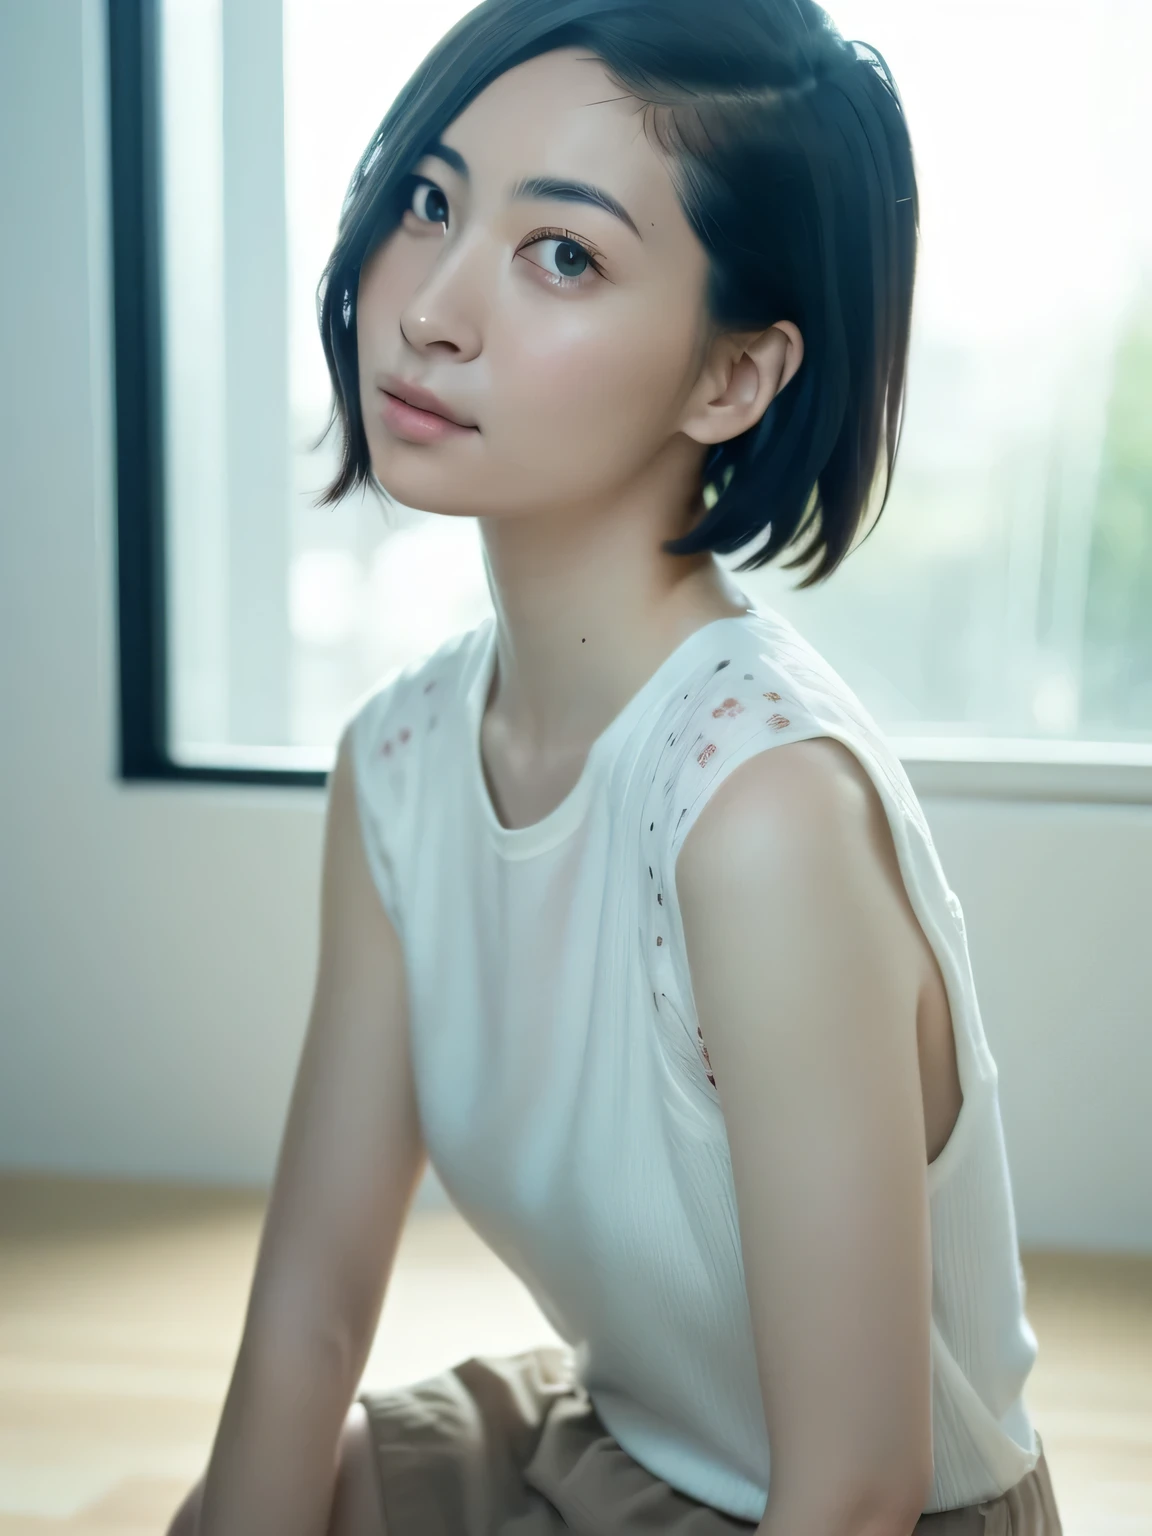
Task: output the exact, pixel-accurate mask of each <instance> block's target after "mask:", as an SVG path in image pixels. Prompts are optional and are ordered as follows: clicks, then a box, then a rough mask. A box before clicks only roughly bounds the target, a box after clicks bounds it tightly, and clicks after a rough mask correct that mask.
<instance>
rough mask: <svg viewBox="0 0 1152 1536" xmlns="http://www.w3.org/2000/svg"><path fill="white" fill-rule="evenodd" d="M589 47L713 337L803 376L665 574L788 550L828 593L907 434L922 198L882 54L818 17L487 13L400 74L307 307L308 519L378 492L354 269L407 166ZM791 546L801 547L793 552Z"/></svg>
mask: <svg viewBox="0 0 1152 1536" xmlns="http://www.w3.org/2000/svg"><path fill="white" fill-rule="evenodd" d="M570 46H585V47H587V49H588V50H589V52H590V53H592V54H594V55H595V56H597V57H598V58H599V59H600V60H601V61H602V62H603V64H604V65H605V67H606V68H607V70H608V71H609V73H610V74H611V75H612V76H613V77H614V79H615V81H616V82H618V84H619V85H620V86H621V88H622V89H623V90H625V91H627V92H628V93H630V94H631V95H633V96H634V97H635V98H636V99H637V100H639V101H641V102H642V103H644V110H645V129H646V131H647V130H648V127H649V124H651V126H652V128H653V130H654V132H655V136H656V139H657V142H658V143H659V145H660V147H661V148H662V149H663V150H664V151H665V152H666V153H668V154H669V156H670V163H671V174H672V177H673V182H674V186H675V190H676V194H677V196H678V198H679V200H680V203H681V206H682V207H683V209H684V213H685V216H686V217H687V219H688V222H689V223H690V225H691V227H692V228H693V230H694V231H695V233H696V235H697V237H698V239H699V240H700V242H701V244H702V246H703V247H704V249H705V251H706V252H707V255H708V259H709V273H708V283H707V317H706V318H707V320H708V322H709V323H710V325H711V327H712V330H713V332H714V333H718V332H724V331H728V330H741V331H743V330H752V329H764V328H767V327H768V326H770V325H772V324H774V323H775V322H776V321H778V320H791V321H793V322H794V323H795V324H796V325H797V326H798V328H799V330H800V333H801V335H802V336H803V338H804V355H803V358H802V361H801V363H800V366H799V368H798V369H797V371H796V373H795V374H794V375H793V377H792V378H791V379H790V380H789V382H788V384H787V385H786V386H785V387H784V389H782V390H781V391H780V392H779V394H778V395H777V396H776V398H775V399H774V400H773V401H772V402H771V404H770V405H769V406H768V409H767V410H766V411H765V412H764V415H763V417H762V418H761V419H760V421H759V422H757V423H756V424H755V425H754V426H752V427H750V428H749V429H748V430H747V431H746V432H743V433H741V434H740V435H739V436H738V437H734V438H732V439H730V440H729V441H728V442H725V443H721V444H718V445H715V446H714V447H713V448H712V450H711V452H710V453H709V454H708V456H707V459H706V461H705V463H704V467H703V479H702V483H701V487H700V491H701V497H702V500H703V503H704V506H705V508H706V512H705V515H704V516H703V517H702V518H700V520H699V521H698V522H697V523H696V524H695V525H694V526H693V527H692V529H691V531H690V532H688V533H686V534H685V535H684V536H683V537H681V538H679V539H670V540H667V541H666V542H665V544H664V546H663V547H664V549H665V550H666V551H667V552H668V553H670V554H685V555H687V554H694V553H696V552H697V551H700V550H705V549H711V550H713V551H715V552H717V553H720V554H728V553H731V552H732V551H734V550H738V549H741V548H743V547H744V546H745V545H747V544H750V543H752V542H753V541H754V540H756V539H757V538H758V537H759V536H760V535H761V534H763V533H765V531H766V530H767V533H768V537H767V538H766V539H764V540H763V541H762V543H761V544H760V546H759V547H758V548H757V549H756V550H755V551H754V552H753V553H752V554H751V555H749V556H748V557H747V558H746V560H745V561H744V563H743V564H742V565H741V566H740V567H739V569H740V570H750V569H755V568H757V567H759V566H761V565H765V564H767V563H768V562H769V561H771V560H773V559H774V558H775V557H776V556H777V555H779V554H780V553H781V552H782V551H785V550H787V549H792V548H795V549H797V550H798V553H796V554H795V557H794V558H793V559H791V560H789V561H787V562H785V568H787V569H791V568H792V567H794V566H798V565H802V564H805V563H807V562H808V561H810V560H813V559H815V560H816V562H817V563H816V565H815V567H814V569H813V570H812V571H811V572H810V573H809V574H808V576H807V577H806V578H805V579H804V580H803V581H801V582H799V583H798V587H800V588H803V587H808V586H811V585H813V584H814V583H816V582H818V581H823V580H825V579H826V578H827V577H828V576H830V575H831V574H832V572H833V571H834V570H835V569H836V567H837V566H838V565H839V564H840V563H841V561H842V560H843V559H844V558H845V556H846V555H847V554H848V553H849V551H850V550H851V549H852V548H853V547H854V541H855V540H856V537H857V535H858V533H859V531H860V529H861V527H862V526H863V524H864V521H865V518H866V516H867V512H868V508H869V505H870V501H871V496H872V491H873V488H874V486H875V483H876V477H877V475H878V473H879V469H880V465H881V462H884V463H885V484H884V495H883V500H882V501H881V504H880V507H879V510H878V511H877V513H876V517H875V518H874V519H873V522H872V524H871V526H870V527H869V528H868V530H867V532H869V533H870V532H871V528H872V527H874V526H875V523H876V521H878V520H879V517H880V514H881V513H882V512H883V510H884V507H885V505H886V504H887V501H888V493H889V490H890V487H891V480H892V472H893V468H894V466H895V461H896V451H897V447H898V444H899V433H900V425H901V419H902V415H903V399H904V386H905V379H906V373H907V358H908V344H909V333H910V329H911V320H912V295H913V287H914V283H915V268H916V256H917V250H918V243H919V199H918V194H917V188H916V176H915V168H914V162H913V154H912V145H911V140H910V138H909V134H908V129H907V124H906V120H905V115H904V107H903V102H902V101H901V98H900V94H899V92H898V90H897V88H896V85H895V82H894V81H893V79H892V75H891V72H890V70H889V69H888V66H887V64H886V63H885V61H884V59H883V57H882V56H881V55H880V54H879V52H878V51H877V50H876V49H874V48H872V47H871V46H870V45H868V44H866V43H859V42H849V41H846V40H845V39H844V38H843V37H842V36H841V35H840V33H839V32H838V30H837V29H836V27H835V26H834V24H833V23H832V21H831V19H830V18H829V17H828V15H827V13H826V12H825V11H823V10H822V9H821V7H820V6H819V5H817V4H815V3H814V0H710V3H709V4H707V5H703V4H701V3H700V0H484V3H483V4H481V5H478V6H476V8H475V9H474V10H471V11H469V12H468V13H467V15H465V16H464V17H463V18H462V19H461V20H460V21H459V22H458V23H457V24H456V25H455V26H454V27H453V28H452V29H451V30H450V31H449V32H448V33H447V34H446V35H445V36H444V37H443V38H442V39H441V40H440V42H439V43H437V45H436V46H435V47H434V48H433V49H432V51H431V52H430V53H429V54H428V56H427V58H425V59H424V61H423V63H422V64H421V65H420V66H419V68H418V69H417V70H416V71H415V73H414V74H413V76H412V78H411V79H410V80H409V81H408V82H407V84H406V85H405V86H404V88H403V89H402V90H401V92H400V94H399V95H398V96H397V97H396V100H395V101H394V103H393V104H392V107H391V109H390V110H389V112H388V114H387V116H386V117H385V118H384V120H383V122H382V123H381V124H380V126H379V128H378V129H377V130H376V132H375V133H374V134H373V136H372V140H371V142H370V143H369V145H368V147H367V149H366V150H365V151H364V154H363V155H362V156H361V158H360V160H359V162H358V164H357V166H356V169H355V172H354V173H353V176H352V181H351V183H350V185H349V188H348V192H347V195H346V197H345V200H344V205H343V210H342V213H341V217H340V226H339V232H338V236H337V240H336V245H335V248H334V249H333V251H332V254H331V257H330V258H329V260H328V263H327V265H326V267H325V269H324V274H323V277H322V279H321V282H320V286H319V290H318V294H317V307H318V316H319V321H320V331H321V337H322V340H323V345H324V355H325V358H326V359H327V363H328V371H329V374H330V376H331V379H332V385H333V391H334V398H333V405H332V413H331V416H330V418H329V421H328V426H327V428H326V429H325V434H324V435H325V436H326V435H327V432H328V431H330V430H331V429H332V427H333V426H334V425H335V424H336V423H337V422H339V423H340V426H341V428H342V434H343V453H342V460H341V464H340V468H339V471H338V473H337V474H336V476H335V478H334V479H333V481H332V483H331V484H330V485H329V486H328V488H327V490H326V491H325V493H324V495H323V496H322V497H321V498H320V504H321V505H325V504H331V503H334V502H336V501H338V500H340V498H341V497H343V496H344V495H345V494H347V492H349V491H350V490H352V489H353V488H354V487H356V486H357V485H362V484H364V483H373V484H375V483H376V482H375V477H374V476H373V475H372V472H371V465H370V461H369V456H368V445H367V441H366V439H365V435H364V426H363V418H362V416H361V411H360V399H359V380H358V359H357V348H356V325H355V304H356V296H357V290H358V285H359V278H360V270H361V268H362V266H363V264H364V262H365V261H366V260H367V258H368V257H369V256H370V255H371V254H372V252H373V251H374V250H375V249H376V248H377V247H378V246H379V244H380V242H381V241H382V240H384V239H385V238H386V237H387V236H388V235H389V234H390V233H391V232H392V230H393V229H394V228H395V227H396V225H397V224H398V223H399V220H400V218H401V216H402V212H403V207H404V201H405V199H404V193H405V189H406V186H407V185H408V182H409V178H410V175H411V172H412V169H413V167H414V166H415V164H416V163H417V162H418V160H419V159H420V157H421V155H422V154H423V153H424V152H425V149H426V146H427V145H428V144H430V143H432V142H433V141H435V140H436V139H437V138H438V137H439V134H440V132H441V131H442V130H443V129H444V128H446V127H447V126H448V125H449V124H450V123H451V122H452V121H453V120H454V119H455V118H456V117H457V116H458V115H459V113H460V112H462V111H463V110H464V108H465V107H466V106H467V104H468V103H469V102H470V101H471V100H472V98H473V97H475V96H476V95H478V94H479V92H480V91H482V90H483V89H484V88H485V87H486V86H487V85H488V84H490V83H491V81H493V80H494V79H496V78H497V77H498V76H499V75H501V74H503V73H504V72H505V71H506V70H508V69H511V68H512V67H513V66H514V65H516V64H519V63H522V62H523V61H524V60H526V59H529V58H532V57H535V56H536V55H538V54H541V53H546V52H549V51H551V50H552V49H555V48H563V47H570ZM801 541H804V542H803V543H802V542H801Z"/></svg>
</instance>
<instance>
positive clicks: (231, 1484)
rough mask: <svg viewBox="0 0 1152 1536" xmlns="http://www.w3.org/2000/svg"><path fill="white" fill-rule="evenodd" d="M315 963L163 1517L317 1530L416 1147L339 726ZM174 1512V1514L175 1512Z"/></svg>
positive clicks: (379, 920) (249, 1528)
mask: <svg viewBox="0 0 1152 1536" xmlns="http://www.w3.org/2000/svg"><path fill="white" fill-rule="evenodd" d="M320 934H321V937H320V959H319V966H318V972H317V979H316V988H315V994H314V997H313V1002H312V1009H311V1014H310V1017H309V1022H308V1029H307V1033H306V1036H305V1040H304V1047H303V1051H302V1053H301V1057H300V1062H299V1066H298V1068H297V1073H296V1081H295V1085H294V1088H293V1092H292V1099H291V1103H290V1106H289V1111H288V1118H287V1122H286V1126H285V1130H284V1135H283V1139H282V1143H281V1147H280V1154H279V1158H278V1162H277V1167H276V1175H275V1181H274V1184H273V1188H272V1193H271V1196H270V1199H269V1203H268V1207H267V1211H266V1214H265V1218H264V1226H263V1231H262V1234H261V1239H260V1246H259V1251H258V1254H257V1259H256V1266H255V1274H254V1278H253V1282H252V1288H251V1293H250V1296H249V1301H248V1309H247V1314H246V1318H245V1323H244V1331H243V1336H242V1339H241V1344H240V1349H239V1353H238V1356H237V1360H236V1365H235V1368H234V1371H233V1375H232V1381H231V1385H230V1387H229V1390H228V1394H227V1397H226V1399H225V1403H224V1408H223V1412H222V1414H221V1418H220V1423H219V1426H218V1428H217V1431H216V1437H215V1441H214V1443H213V1447H212V1454H211V1458H210V1460H209V1464H208V1469H207V1471H206V1473H205V1475H204V1478H203V1480H202V1484H201V1485H198V1488H199V1490H200V1498H199V1504H198V1520H197V1521H196V1523H195V1525H194V1526H192V1524H191V1520H190V1519H189V1518H188V1517H189V1514H190V1512H191V1509H192V1508H194V1507H195V1506H196V1505H197V1497H196V1494H197V1490H195V1489H194V1490H193V1492H192V1493H191V1494H190V1495H189V1497H188V1499H186V1501H185V1504H184V1506H182V1509H181V1512H180V1513H179V1514H178V1515H177V1517H176V1521H174V1524H173V1527H172V1529H173V1530H175V1529H177V1523H176V1522H180V1528H181V1529H187V1528H189V1527H191V1528H192V1529H194V1530H195V1532H196V1536H323V1533H324V1532H325V1530H326V1529H327V1524H328V1516H329V1510H330V1506H331V1502H332V1494H333V1489H334V1486H335V1479H336V1467H337V1448H338V1444H339V1439H340V1431H341V1428H342V1426H343V1423H344V1420H345V1417H346V1415H347V1412H348V1408H349V1407H350V1405H351V1401H352V1397H353V1394H354V1392H355V1390H356V1386H357V1384H358V1382H359V1380H360V1376H361V1373H362V1371H363V1368H364V1363H365V1361H366V1359H367V1356H368V1351H369V1349H370V1348H371V1344H372V1339H373V1336H374V1334H375V1330H376V1324H377V1322H378V1320H379V1316H380V1310H381V1307H382V1304H383V1300H384V1294H385V1291H386V1288H387V1284H388V1280H389V1277H390V1275H391V1272H392V1266H393V1262H394V1260H395V1256H396V1250H397V1247H398V1246H399V1241H400V1236H401V1233H402V1230H403V1227H404V1223H405V1220H406V1217H407V1214H408V1211H409V1208H410V1206H411V1202H412V1199H413V1196H414V1194H415V1191H416V1186H417V1183H418V1182H419V1178H420V1175H421V1173H422V1172H423V1169H424V1164H425V1160H426V1153H425V1150H424V1144H423V1139H422V1136H421V1133H420V1127H419V1119H418V1113H417V1108H416V1102H415V1093H414V1089H413V1082H412V1072H411V1061H410V1055H409V1046H408V1007H407V990H406V984H405V976H404V963H403V953H402V950H401V946H400V942H399V939H398V937H397V934H396V931H395V928H394V927H393V925H392V923H391V921H390V919H389V918H388V916H387V914H386V912H385V910H384V908H383V906H382V904H381V901H380V898H379V895H378V894H377V891H376V889H375V886H374V884H373V881H372V876H371V873H370V871H369V868H368V864H367V860H366V858H365V855H364V849H363V844H362V842H361V834H360V826H359V821H358V817H357V808H356V801H355V790H354V784H353V779H352V762H351V755H350V744H349V741H348V733H347V732H345V736H344V737H343V738H342V740H341V742H340V747H339V751H338V753H337V758H336V764H335V766H334V768H333V770H332V774H331V776H330V778H329V798H328V812H327V822H326V828H325V845H324V868H323V884H322V896H321V922H320ZM185 1522H187V1523H186V1524H185Z"/></svg>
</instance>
